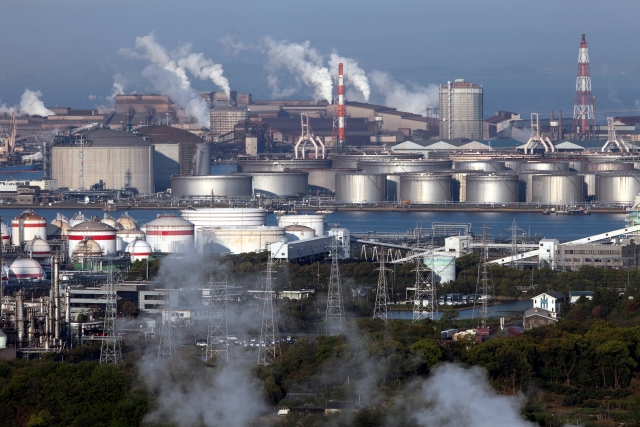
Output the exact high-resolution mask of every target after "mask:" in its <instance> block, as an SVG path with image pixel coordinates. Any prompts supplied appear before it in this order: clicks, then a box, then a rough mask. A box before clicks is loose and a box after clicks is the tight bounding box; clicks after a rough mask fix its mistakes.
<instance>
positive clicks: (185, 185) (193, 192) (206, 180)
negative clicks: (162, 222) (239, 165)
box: [171, 175, 253, 197]
mask: <svg viewBox="0 0 640 427" xmlns="http://www.w3.org/2000/svg"><path fill="white" fill-rule="evenodd" d="M252 181H253V179H252V177H251V176H248V175H247V176H243V175H209V176H172V177H171V196H173V197H186V196H199V197H212V196H215V197H251V195H252V194H253V190H252V189H253V187H252Z"/></svg>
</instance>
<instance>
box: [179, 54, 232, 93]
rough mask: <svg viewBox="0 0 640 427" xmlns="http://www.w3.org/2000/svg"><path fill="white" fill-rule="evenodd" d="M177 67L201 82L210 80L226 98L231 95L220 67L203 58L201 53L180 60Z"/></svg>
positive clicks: (227, 82)
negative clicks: (185, 70)
mask: <svg viewBox="0 0 640 427" xmlns="http://www.w3.org/2000/svg"><path fill="white" fill-rule="evenodd" d="M178 65H180V67H181V68H185V69H187V70H188V71H189V72H191V73H192V74H193V75H194V76H196V77H198V78H199V79H201V80H206V79H211V81H212V82H213V83H215V84H216V85H217V86H218V87H219V88H220V89H222V90H223V91H224V93H226V94H227V96H229V95H230V94H231V88H230V87H229V80H227V78H226V77H225V76H224V75H223V73H224V70H223V69H222V65H220V64H216V63H215V62H213V61H212V60H210V59H207V58H205V57H204V55H203V54H202V53H191V54H189V56H187V57H186V58H180V59H178Z"/></svg>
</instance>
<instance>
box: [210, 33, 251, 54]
mask: <svg viewBox="0 0 640 427" xmlns="http://www.w3.org/2000/svg"><path fill="white" fill-rule="evenodd" d="M218 42H219V43H220V44H221V45H222V48H223V49H224V53H225V55H227V56H230V57H231V58H237V57H238V55H239V54H240V53H242V52H244V51H245V50H250V49H252V48H253V47H252V46H247V45H245V44H244V43H242V42H238V41H236V38H235V36H232V35H231V34H227V35H226V36H224V37H221V38H219V39H218Z"/></svg>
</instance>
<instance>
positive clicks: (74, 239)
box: [69, 217, 116, 257]
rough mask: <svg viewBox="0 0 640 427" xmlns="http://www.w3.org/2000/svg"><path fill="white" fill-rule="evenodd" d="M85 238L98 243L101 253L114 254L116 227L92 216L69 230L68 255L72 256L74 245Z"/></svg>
mask: <svg viewBox="0 0 640 427" xmlns="http://www.w3.org/2000/svg"><path fill="white" fill-rule="evenodd" d="M86 238H89V239H92V240H95V241H96V242H97V243H98V244H99V245H100V248H101V249H102V254H103V255H105V256H113V255H115V254H116V229H115V228H113V227H111V226H109V225H107V224H104V223H102V222H100V220H99V219H98V218H97V217H94V218H92V219H91V220H89V221H85V222H81V223H80V224H78V225H76V226H74V227H73V228H72V229H71V230H69V257H72V256H73V251H74V249H75V248H76V245H77V244H78V243H79V242H81V241H82V240H84V239H86Z"/></svg>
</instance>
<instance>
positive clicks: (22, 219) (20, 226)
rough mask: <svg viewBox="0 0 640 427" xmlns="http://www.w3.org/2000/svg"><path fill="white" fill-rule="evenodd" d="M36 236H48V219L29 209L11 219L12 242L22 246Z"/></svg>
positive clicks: (44, 237)
mask: <svg viewBox="0 0 640 427" xmlns="http://www.w3.org/2000/svg"><path fill="white" fill-rule="evenodd" d="M34 237H41V238H43V239H46V238H47V220H46V219H44V218H43V217H41V216H40V215H38V214H37V213H35V212H34V211H31V210H27V211H24V212H22V213H21V214H20V215H18V216H17V217H15V218H14V219H13V220H11V244H12V245H14V246H21V245H22V244H23V243H25V242H28V241H30V240H33V238H34Z"/></svg>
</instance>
